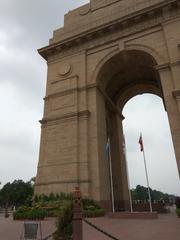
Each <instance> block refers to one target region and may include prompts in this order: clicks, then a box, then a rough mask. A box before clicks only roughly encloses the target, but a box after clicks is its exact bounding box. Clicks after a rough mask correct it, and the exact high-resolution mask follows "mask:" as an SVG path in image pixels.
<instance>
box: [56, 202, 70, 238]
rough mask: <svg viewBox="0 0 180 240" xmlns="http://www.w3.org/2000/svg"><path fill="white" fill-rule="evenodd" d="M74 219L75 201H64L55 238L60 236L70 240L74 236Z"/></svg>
mask: <svg viewBox="0 0 180 240" xmlns="http://www.w3.org/2000/svg"><path fill="white" fill-rule="evenodd" d="M72 220H73V202H72V200H66V201H64V204H63V205H62V206H61V208H60V209H59V216H58V219H57V223H56V227H57V231H56V234H55V237H54V239H55V240H58V239H59V238H62V239H66V240H70V239H71V236H72Z"/></svg>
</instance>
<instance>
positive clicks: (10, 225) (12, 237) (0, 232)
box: [0, 214, 55, 240]
mask: <svg viewBox="0 0 180 240" xmlns="http://www.w3.org/2000/svg"><path fill="white" fill-rule="evenodd" d="M28 222H30V221H28ZM23 223H24V222H23V221H13V219H12V217H11V216H10V217H9V218H4V216H3V214H0V240H19V239H20V236H21V235H22V233H23ZM41 226H42V235H43V237H46V236H48V235H50V234H51V233H53V232H54V231H55V220H54V219H47V220H45V221H42V222H41ZM38 237H40V232H39V231H38Z"/></svg>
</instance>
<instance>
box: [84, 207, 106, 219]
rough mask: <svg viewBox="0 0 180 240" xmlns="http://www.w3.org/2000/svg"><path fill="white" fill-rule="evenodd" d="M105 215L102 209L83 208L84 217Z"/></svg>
mask: <svg viewBox="0 0 180 240" xmlns="http://www.w3.org/2000/svg"><path fill="white" fill-rule="evenodd" d="M104 215H105V210H104V209H97V208H94V209H86V210H83V216H84V217H86V218H93V217H103V216H104Z"/></svg>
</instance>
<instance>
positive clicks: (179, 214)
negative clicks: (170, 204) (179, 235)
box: [176, 208, 180, 217]
mask: <svg viewBox="0 0 180 240" xmlns="http://www.w3.org/2000/svg"><path fill="white" fill-rule="evenodd" d="M176 214H177V216H178V217H180V208H176Z"/></svg>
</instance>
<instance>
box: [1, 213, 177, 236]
mask: <svg viewBox="0 0 180 240" xmlns="http://www.w3.org/2000/svg"><path fill="white" fill-rule="evenodd" d="M88 221H90V222H92V223H93V224H95V225H96V226H98V227H99V228H101V229H102V230H104V231H107V232H108V233H110V234H112V235H113V236H115V237H116V238H118V239H119V240H180V218H177V216H176V215H175V214H160V215H159V217H158V219H145V220H140V219H139V220H137V219H110V218H108V217H103V218H92V219H88ZM23 223H24V222H23V221H13V219H12V217H11V216H10V217H9V218H4V216H3V215H2V214H0V240H16V239H17V240H18V239H20V236H21V235H22V231H23ZM41 223H42V234H43V237H46V236H48V235H50V234H51V233H53V232H54V231H55V219H53V218H52V219H46V220H45V221H42V222H41ZM109 239H110V238H109V237H106V236H104V235H103V234H102V233H101V232H98V231H97V230H95V229H94V228H92V227H91V226H89V225H88V224H87V223H83V240H109Z"/></svg>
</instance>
